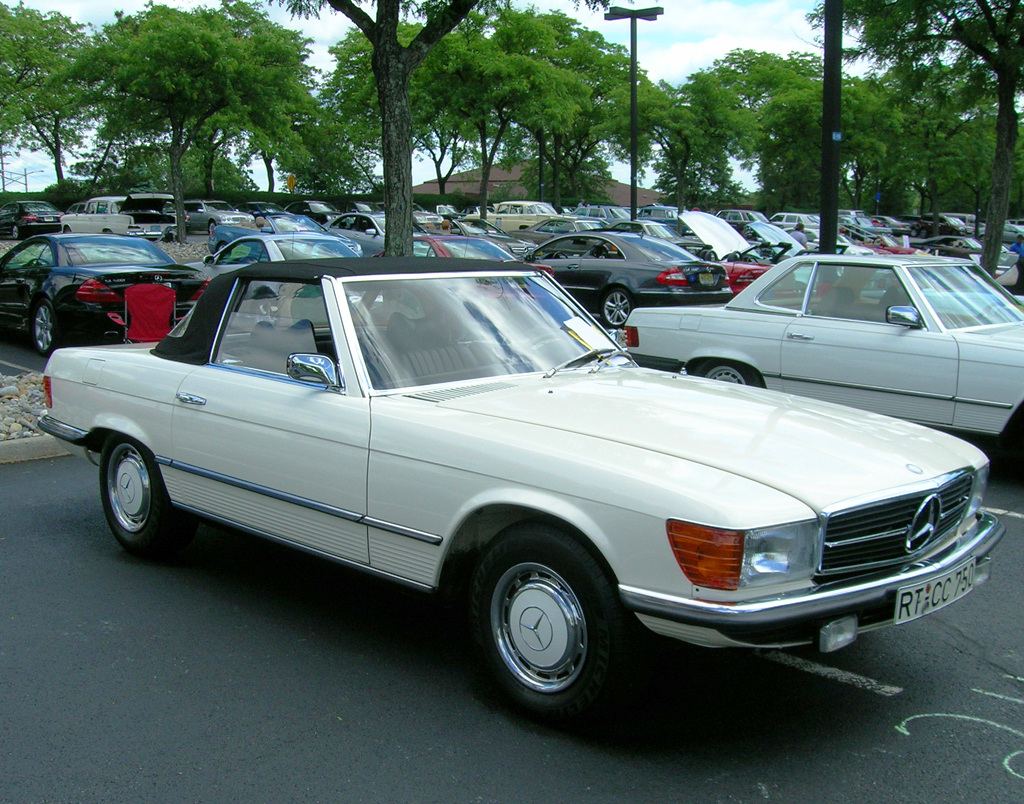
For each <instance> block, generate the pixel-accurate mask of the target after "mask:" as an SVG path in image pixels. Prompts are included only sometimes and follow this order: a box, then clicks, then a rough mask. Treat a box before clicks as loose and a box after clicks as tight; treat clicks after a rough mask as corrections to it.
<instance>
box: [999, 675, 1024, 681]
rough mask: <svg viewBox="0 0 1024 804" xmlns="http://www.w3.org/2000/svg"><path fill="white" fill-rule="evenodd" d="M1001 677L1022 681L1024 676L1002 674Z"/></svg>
mask: <svg viewBox="0 0 1024 804" xmlns="http://www.w3.org/2000/svg"><path fill="white" fill-rule="evenodd" d="M1003 678H1009V679H1012V680H1013V681H1024V676H1010V675H1004V676H1003Z"/></svg>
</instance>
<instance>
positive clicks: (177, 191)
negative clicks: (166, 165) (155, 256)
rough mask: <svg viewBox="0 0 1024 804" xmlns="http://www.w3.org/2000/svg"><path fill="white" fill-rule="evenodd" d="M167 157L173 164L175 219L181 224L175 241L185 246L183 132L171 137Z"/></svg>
mask: <svg viewBox="0 0 1024 804" xmlns="http://www.w3.org/2000/svg"><path fill="white" fill-rule="evenodd" d="M167 155H168V157H169V158H170V163H171V194H172V195H173V196H174V217H175V220H177V221H178V222H179V224H180V225H179V226H178V227H176V237H175V239H176V240H177V241H178V242H179V243H181V244H184V243H185V241H186V235H187V233H188V232H187V230H188V227H187V226H185V182H184V181H183V179H182V175H181V160H182V157H183V156H184V155H185V147H184V145H183V144H182V142H181V132H180V131H176V132H173V133H172V135H171V145H170V147H169V148H168V151H167Z"/></svg>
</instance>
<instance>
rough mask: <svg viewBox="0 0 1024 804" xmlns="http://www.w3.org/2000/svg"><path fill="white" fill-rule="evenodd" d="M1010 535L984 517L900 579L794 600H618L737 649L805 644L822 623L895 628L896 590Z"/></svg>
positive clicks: (627, 592)
mask: <svg viewBox="0 0 1024 804" xmlns="http://www.w3.org/2000/svg"><path fill="white" fill-rule="evenodd" d="M1005 532H1006V528H1005V527H1004V526H1003V525H1002V523H1000V522H999V520H998V519H996V518H995V517H994V516H992V515H991V514H988V513H980V514H978V522H977V525H976V527H975V529H974V530H973V531H971V532H969V533H968V534H966V535H965V536H963V537H962V538H961V541H960V543H959V544H954V547H953V548H952V549H948V550H947V551H946V552H945V553H943V554H941V556H940V557H938V558H936V559H930V560H928V561H922V562H918V563H916V564H912V565H910V566H908V567H905V568H904V569H902V570H901V571H900V572H898V573H896V574H895V575H885V576H883V577H876V578H872V579H870V580H863V581H860V582H856V581H854V582H850V581H846V582H842V583H839V584H836V585H833V584H827V585H822V586H819V587H817V588H816V589H814V590H811V591H808V592H802V593H798V594H795V595H786V596H779V597H773V598H758V599H756V600H748V601H744V602H742V603H735V604H729V603H722V602H712V601H707V600H692V599H689V598H681V597H676V596H672V595H664V594H660V593H657V592H650V591H646V590H643V589H638V588H636V587H631V586H625V585H622V584H620V585H619V595H620V597H621V598H622V602H623V603H624V605H625V606H626V608H628V609H630V610H631V611H633V612H635V613H637V614H641V615H647V616H649V617H654V618H657V619H660V620H668V621H671V622H674V623H680V624H682V625H684V626H688V627H691V628H693V627H695V628H700V629H710V630H712V631H716V632H718V633H719V634H721V635H722V636H724V637H725V638H726V639H727V640H728V641H731V642H733V643H736V644H747V645H777V644H792V645H796V644H805V643H808V642H812V641H814V640H815V639H816V632H817V629H818V628H819V627H820V626H821V625H822V624H823V623H825V622H826V621H829V620H834V619H836V618H838V617H843V616H847V615H851V614H853V615H857V616H858V618H859V619H861V620H862V622H864V623H865V625H867V626H870V627H879V626H882V625H887V624H889V623H891V621H892V619H893V613H894V611H895V607H896V591H897V589H899V588H900V587H903V586H908V585H911V584H919V583H926V582H928V581H929V580H932V579H935V578H938V577H940V576H942V575H943V574H945V573H946V572H948V571H949V570H951V569H953V568H954V567H956V566H957V565H958V564H959V563H960V562H962V561H966V560H967V559H969V558H970V557H972V556H973V557H974V558H975V559H977V560H978V561H979V562H980V561H981V560H982V559H984V558H985V557H986V556H988V554H989V553H990V552H991V551H992V548H993V547H995V546H996V544H997V543H998V542H999V540H1000V539H1001V538H1002V537H1003V534H1004V533H1005Z"/></svg>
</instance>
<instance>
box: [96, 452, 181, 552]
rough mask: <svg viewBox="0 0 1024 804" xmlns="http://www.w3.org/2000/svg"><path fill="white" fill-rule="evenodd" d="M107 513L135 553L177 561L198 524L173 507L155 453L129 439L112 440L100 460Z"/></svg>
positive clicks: (126, 546) (113, 529) (118, 535)
mask: <svg viewBox="0 0 1024 804" xmlns="http://www.w3.org/2000/svg"><path fill="white" fill-rule="evenodd" d="M100 495H101V497H102V500H103V513H104V515H105V516H106V518H107V524H108V525H109V526H110V530H111V532H112V533H113V534H114V538H115V539H117V541H118V542H119V543H120V544H121V546H122V547H123V548H124V549H125V550H127V551H128V552H129V553H131V554H132V555H136V556H139V557H141V558H150V559H168V558H171V557H173V556H174V555H175V554H176V553H177V552H178V551H179V550H182V549H183V548H184V547H186V546H187V545H188V543H189V542H190V541H192V537H193V536H194V535H195V532H196V527H197V522H196V519H195V518H194V517H192V516H190V515H189V514H186V513H184V512H183V511H179V510H177V509H176V508H174V506H173V505H171V500H170V497H169V496H168V495H167V489H166V488H165V487H164V482H163V478H162V477H161V476H160V470H159V468H158V467H157V465H156V461H155V460H154V459H153V455H152V453H150V451H149V450H147V449H146V448H145V447H144V446H142V445H141V444H140V443H139V442H137V441H135V440H134V439H131V438H128V437H127V436H119V435H115V436H111V437H110V438H109V439H108V440H107V443H106V444H105V445H104V447H103V452H102V455H101V458H100Z"/></svg>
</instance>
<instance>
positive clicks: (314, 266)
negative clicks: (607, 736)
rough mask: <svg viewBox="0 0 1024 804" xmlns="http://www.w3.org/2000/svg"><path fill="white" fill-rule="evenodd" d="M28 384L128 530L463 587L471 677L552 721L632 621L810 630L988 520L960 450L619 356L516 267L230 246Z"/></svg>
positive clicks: (875, 597) (965, 587)
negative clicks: (158, 331) (206, 535)
mask: <svg viewBox="0 0 1024 804" xmlns="http://www.w3.org/2000/svg"><path fill="white" fill-rule="evenodd" d="M46 383H47V386H48V389H49V392H50V394H51V399H50V404H49V413H48V415H46V416H45V418H44V419H43V422H44V423H43V427H44V429H45V430H46V431H47V432H49V433H51V434H53V435H55V436H57V437H58V438H61V439H63V440H64V441H65V442H67V443H68V444H70V445H74V446H76V447H78V448H79V449H80V451H81V452H82V453H83V454H85V455H87V456H89V457H90V458H92V459H93V460H95V461H96V462H97V463H98V465H99V474H100V488H101V496H102V504H103V510H104V512H105V514H106V518H107V520H108V522H109V525H110V528H111V530H112V531H113V533H114V536H115V537H116V538H117V540H118V541H119V542H120V543H121V544H122V545H123V547H124V548H125V549H126V550H128V551H129V552H130V553H133V554H135V555H137V556H141V557H144V558H148V559H166V558H169V557H172V556H174V555H175V554H176V553H177V552H178V551H180V550H182V549H184V548H185V547H186V546H187V545H188V543H189V541H190V540H191V539H192V538H193V535H194V534H195V532H196V526H197V523H198V522H200V521H204V522H207V523H213V524H216V525H221V526H229V527H232V528H238V529H241V530H243V531H247V532H249V533H251V534H255V535H256V536H260V537H265V538H268V539H273V540H275V541H279V542H283V543H286V544H288V545H292V546H294V547H297V548H299V549H302V550H306V551H309V552H311V553H315V554H317V555H320V556H323V557H325V558H327V559H331V560H333V561H337V562H341V563H343V564H345V565H347V566H349V567H352V568H355V569H358V570H362V571H365V572H369V573H373V574H375V575H377V576H381V577H384V578H388V579H391V580H393V581H396V582H399V583H402V584H405V585H407V586H411V587H414V588H416V589H419V590H423V591H424V592H437V593H441V594H443V595H445V596H447V597H450V598H451V599H453V600H459V601H462V600H464V601H466V602H467V605H468V607H469V611H470V615H471V623H472V627H473V630H474V632H475V636H476V639H477V640H478V641H479V643H480V645H481V647H482V653H483V655H484V657H485V660H486V662H487V664H488V665H489V667H490V669H491V670H492V671H493V674H494V676H495V678H496V679H497V683H498V684H499V685H500V686H501V687H502V688H504V690H505V691H506V692H507V693H508V694H509V695H510V696H511V698H512V699H514V700H515V701H516V702H517V703H518V704H519V705H521V706H523V707H525V708H527V709H528V710H529V711H531V712H533V713H534V714H537V715H540V716H544V717H548V718H552V719H567V718H573V717H578V716H581V715H584V714H593V713H595V712H598V711H602V710H604V709H605V708H606V706H607V705H609V704H610V703H612V702H614V701H617V700H622V698H623V696H624V694H625V693H627V692H628V691H629V689H630V688H631V687H632V686H634V685H635V683H636V680H637V673H636V667H637V654H636V651H637V650H638V649H640V646H642V644H643V640H642V637H643V633H644V628H646V629H649V630H650V631H653V632H656V633H657V634H661V635H665V636H668V637H672V638H675V639H680V640H684V641H686V642H690V643H695V644H698V645H705V646H758V647H767V646H776V647H784V646H791V645H801V644H809V643H810V644H814V645H816V646H818V647H819V648H820V649H821V650H823V651H831V650H835V649H837V648H840V647H842V646H844V645H847V644H849V643H850V642H851V641H853V640H854V639H855V638H856V637H857V635H858V634H859V633H860V632H862V631H868V630H871V629H874V628H878V627H880V626H885V625H892V624H904V623H908V622H911V621H913V620H915V619H916V618H918V617H921V616H922V615H926V614H929V613H930V612H933V611H936V610H937V609H939V608H941V607H943V606H946V605H948V604H950V603H953V602H954V601H956V600H958V599H959V598H961V597H963V596H964V595H966V594H968V593H970V592H971V591H972V589H973V588H974V587H975V586H977V585H978V584H980V583H981V582H982V581H984V580H985V579H986V578H987V577H988V574H989V569H988V565H989V553H990V551H991V550H992V548H993V546H994V545H995V544H996V542H997V541H998V540H999V538H1000V537H1001V536H1002V533H1003V527H1002V525H1000V524H999V522H998V521H997V520H996V519H994V518H993V517H992V516H991V515H989V514H987V513H985V512H983V511H982V509H981V502H982V496H983V494H984V491H985V485H986V478H987V472H988V463H987V460H986V458H985V456H984V455H983V454H982V453H981V452H979V451H978V450H977V449H975V448H974V447H972V446H970V445H968V444H966V443H964V442H963V441H960V440H958V439H956V438H953V437H951V436H949V435H945V434H941V433H937V432H933V431H931V430H928V429H926V428H923V427H920V426H917V425H914V424H910V423H906V422H902V421H897V420H895V419H891V418H886V417H883V416H878V415H872V414H865V413H863V412H861V411H852V410H849V409H847V408H843V407H839V406H835V405H831V404H827V403H821V402H815V401H810V400H798V399H794V398H793V397H790V396H785V395H782V394H778V393H774V392H771V391H766V390H760V389H754V388H743V387H737V386H730V385H726V384H724V383H716V382H710V381H707V380H703V379H695V378H688V377H685V376H672V375H669V374H665V373H662V372H658V371H654V370H649V369H644V368H640V367H638V366H636V365H635V364H634V363H633V361H632V360H631V359H630V357H629V356H628V355H627V354H625V353H623V352H622V351H621V350H620V349H619V348H618V346H617V344H616V343H615V342H614V341H613V340H612V339H611V338H610V337H609V335H608V334H607V333H605V332H604V331H603V330H602V329H601V328H600V327H599V326H598V325H597V324H596V322H595V321H594V320H593V319H592V318H591V317H590V316H589V315H588V314H587V313H586V312H585V311H584V310H583V309H582V308H580V306H579V305H578V304H577V303H576V302H574V301H573V299H572V298H571V297H570V296H569V295H568V294H567V293H565V292H564V291H563V290H562V289H561V288H560V287H559V286H558V285H557V284H556V283H555V282H554V281H553V280H552V279H551V278H550V277H549V276H548V275H547V274H545V273H544V272H542V271H535V270H532V269H529V268H528V267H523V266H514V265H502V266H500V267H495V266H493V265H492V264H482V263H479V262H471V261H459V260H446V259H433V260H424V259H397V258H396V259H390V258H382V259H346V260H323V261H317V262H308V263H275V264H254V265H251V266H248V267H245V268H242V269H240V270H238V271H235V272H232V273H228V274H224V275H221V276H218V277H217V278H215V279H213V280H212V282H211V283H210V285H209V287H208V289H207V290H206V292H205V293H204V295H203V296H202V297H201V298H200V299H199V301H198V302H197V304H196V306H195V307H194V308H193V310H192V311H191V312H190V313H189V315H188V316H187V317H186V318H185V319H183V320H182V321H181V322H180V323H179V324H178V326H177V327H176V328H175V329H174V330H173V331H172V332H171V334H170V335H169V336H168V337H166V338H165V339H164V340H162V341H160V342H159V343H158V344H156V345H155V346H153V345H152V344H148V345H145V344H144V345H125V346H113V347H92V348H69V349H60V350H58V351H57V352H55V353H54V355H53V356H52V357H51V359H50V362H49V363H48V365H47V368H46ZM911 627H912V626H911ZM908 638H911V639H912V638H914V637H913V635H912V634H910V635H908Z"/></svg>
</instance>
